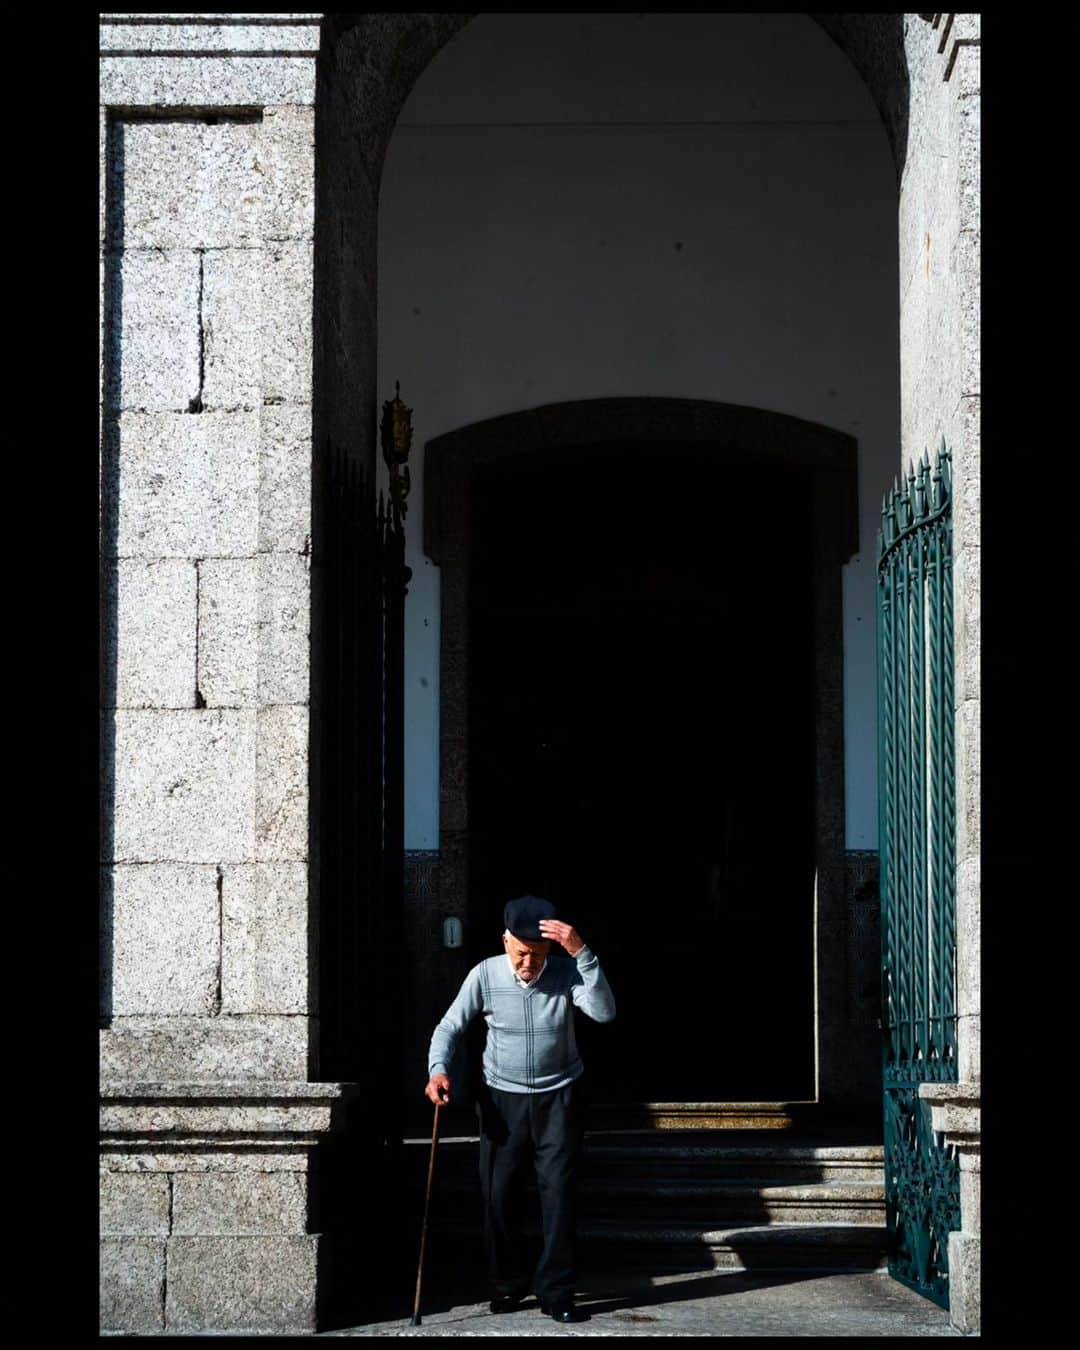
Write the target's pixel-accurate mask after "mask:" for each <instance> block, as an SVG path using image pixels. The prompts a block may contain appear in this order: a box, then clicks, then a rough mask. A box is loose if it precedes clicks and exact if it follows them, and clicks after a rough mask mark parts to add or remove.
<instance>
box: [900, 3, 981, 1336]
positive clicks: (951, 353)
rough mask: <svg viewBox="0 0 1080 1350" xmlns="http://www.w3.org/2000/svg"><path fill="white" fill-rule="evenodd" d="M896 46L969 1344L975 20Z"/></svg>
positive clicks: (940, 25) (975, 735)
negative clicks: (942, 476)
mask: <svg viewBox="0 0 1080 1350" xmlns="http://www.w3.org/2000/svg"><path fill="white" fill-rule="evenodd" d="M904 41H905V48H906V51H907V64H908V69H909V71H910V73H911V102H910V117H909V125H908V139H907V153H906V160H905V166H904V173H903V178H902V180H901V194H900V286H901V304H900V355H901V361H900V384H901V439H902V462H903V464H904V465H906V464H907V463H908V462H909V461H910V460H914V459H917V457H918V456H919V455H920V454H922V453H923V452H924V451H927V450H928V451H930V452H931V453H933V452H934V451H935V450H936V449H937V448H938V446H939V445H940V444H941V441H942V438H944V440H945V442H946V444H947V445H948V446H949V448H950V449H951V451H952V455H953V623H954V660H955V707H954V711H955V727H956V943H957V952H956V968H957V991H956V1000H957V1003H956V1007H957V1072H958V1077H959V1082H958V1083H955V1084H941V1085H933V1086H930V1085H927V1086H925V1087H923V1088H922V1090H921V1095H922V1096H923V1097H926V1098H928V1099H929V1100H931V1101H933V1102H934V1103H935V1104H937V1103H940V1104H941V1105H940V1109H939V1107H938V1105H935V1107H934V1118H935V1119H934V1129H935V1130H937V1129H948V1130H949V1137H950V1138H952V1137H953V1136H954V1135H955V1141H956V1142H957V1145H958V1148H959V1154H960V1168H961V1196H960V1203H961V1215H962V1228H961V1231H960V1232H959V1233H954V1234H953V1235H952V1237H951V1238H950V1243H949V1279H950V1285H951V1295H950V1309H949V1310H950V1317H951V1319H952V1321H953V1324H954V1325H955V1326H957V1327H958V1328H960V1329H961V1330H964V1331H973V1330H977V1329H978V1326H979V1278H978V1270H979V1266H978V1251H979V1232H980V1226H979V1110H978V1103H979V1096H980V1086H979V1085H980V1080H981V1068H980V1063H981V1056H980V1038H979V1030H980V994H979V962H980V889H979V868H980V864H979V860H980V853H981V843H980V820H979V794H980V769H979V747H980V738H981V725H980V708H981V703H980V688H979V596H980V587H981V580H980V577H981V572H980V554H979V550H980V533H979V503H980V479H981V473H980V455H979V391H980V374H979V370H980V360H979V357H980V347H979V241H980V219H979V155H980V140H979V106H980V105H979V90H980V83H979V15H978V14H934V15H917V14H908V15H905V16H904ZM956 1113H960V1114H959V1115H957V1114H956ZM939 1121H940V1123H939ZM946 1122H949V1123H948V1124H946Z"/></svg>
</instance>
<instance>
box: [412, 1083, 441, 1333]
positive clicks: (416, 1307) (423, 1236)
mask: <svg viewBox="0 0 1080 1350" xmlns="http://www.w3.org/2000/svg"><path fill="white" fill-rule="evenodd" d="M441 1107H442V1102H436V1103H435V1121H434V1124H433V1125H432V1127H431V1161H430V1162H429V1163H428V1172H427V1194H426V1195H425V1196H424V1223H423V1227H422V1228H421V1229H420V1260H419V1263H418V1264H417V1267H416V1299H415V1301H414V1303H413V1315H412V1321H411V1322H410V1323H409V1326H411V1327H418V1326H419V1325H420V1322H421V1317H420V1281H421V1279H422V1278H423V1275H424V1247H425V1245H426V1243H427V1224H428V1210H429V1209H430V1208H431V1180H432V1177H434V1175H435V1145H436V1144H437V1143H438V1142H439V1110H440V1108H441Z"/></svg>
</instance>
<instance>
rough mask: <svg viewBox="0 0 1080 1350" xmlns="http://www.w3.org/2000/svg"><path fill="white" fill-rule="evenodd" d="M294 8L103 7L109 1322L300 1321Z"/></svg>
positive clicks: (304, 629)
mask: <svg viewBox="0 0 1080 1350" xmlns="http://www.w3.org/2000/svg"><path fill="white" fill-rule="evenodd" d="M320 17H321V16H320V15H318V14H301V15H288V14H280V15H279V14H245V15H212V16H211V15H170V14H160V15H158V14H139V15H131V14H106V15H103V16H102V27H101V51H102V56H101V100H102V108H101V120H100V129H101V203H100V207H101V210H100V232H101V237H100V247H101V282H102V291H101V306H102V349H101V363H102V380H101V433H102V434H101V483H102V501H101V506H102V512H101V536H100V538H101V576H102V615H103V624H102V628H103V650H102V690H103V698H102V718H103V728H102V747H103V764H102V800H103V810H102V851H101V864H102V903H101V930H102V957H103V959H102V971H101V991H102V999H101V1026H102V1029H101V1070H102V1078H103V1079H104V1080H105V1081H106V1085H107V1088H106V1097H107V1100H106V1106H105V1121H104V1125H105V1128H106V1131H107V1137H106V1143H105V1155H104V1156H105V1161H104V1170H103V1173H102V1200H103V1206H102V1222H103V1226H104V1233H105V1236H104V1237H103V1262H102V1281H103V1305H102V1306H103V1315H104V1316H105V1318H106V1321H107V1323H108V1325H109V1327H110V1329H113V1330H136V1329H143V1328H151V1327H153V1328H155V1329H159V1330H165V1331H172V1330H200V1329H212V1328H217V1327H226V1326H227V1327H229V1328H230V1329H234V1330H240V1329H252V1330H255V1329H267V1328H270V1329H274V1330H283V1329H288V1328H291V1327H295V1328H297V1329H306V1330H310V1329H312V1327H313V1326H314V1323H313V1320H312V1319H313V1316H314V1313H313V1309H314V1307H315V1294H316V1287H317V1272H318V1260H317V1249H318V1243H319V1237H318V1235H317V1234H315V1233H311V1232H308V1231H307V1230H308V1228H309V1226H310V1215H309V1213H308V1191H307V1157H308V1155H309V1153H310V1151H311V1149H312V1148H313V1147H314V1143H315V1140H316V1138H317V1137H318V1136H319V1134H320V1132H325V1131H327V1130H330V1129H332V1128H334V1121H333V1120H332V1119H331V1112H330V1108H329V1105H328V1102H329V1099H330V1098H331V1097H333V1096H334V1094H335V1093H338V1092H340V1089H339V1087H337V1086H335V1085H329V1084H319V1085H313V1084H311V1083H310V1082H309V1081H308V1080H310V1079H311V1078H315V1077H317V1076H318V1062H317V1016H318V1008H317V1007H316V1006H314V1002H313V998H312V993H311V991H312V990H313V988H314V987H315V985H316V981H315V979H314V972H313V969H312V959H311V953H312V950H313V941H312V939H313V934H312V916H311V912H310V897H309V849H308V759H309V748H308V726H309V665H310V653H309V607H310V606H309V595H310V585H309V562H310V557H309V555H310V537H311V535H310V531H311V524H310V486H311V407H312V291H313V277H312V250H313V239H314V114H315V110H314V102H315V73H316V72H315V64H316V57H317V55H318V49H319V41H320ZM271 1083H272V1084H273V1093H272V1096H273V1105H272V1107H271V1106H267V1105H266V1104H265V1103H263V1104H260V1101H259V1100H257V1099H260V1098H261V1097H262V1096H263V1094H264V1091H269V1087H268V1085H269V1084H271ZM148 1085H149V1086H148ZM177 1096H179V1097H181V1098H182V1105H177V1104H176V1100H175V1099H176V1098H177ZM313 1098H314V1099H316V1101H317V1102H321V1105H317V1107H313V1105H312V1101H313ZM324 1098H325V1099H326V1100H325V1101H324V1100H323V1099H324ZM124 1103H127V1104H126V1105H124ZM313 1110H315V1111H316V1114H319V1113H320V1112H321V1115H320V1116H319V1123H318V1124H312V1111H313ZM125 1113H126V1114H125ZM177 1113H179V1115H180V1116H182V1117H183V1123H182V1125H181V1126H178V1125H177V1124H176V1120H177V1118H178V1114H177ZM249 1118H250V1124H249V1123H248V1121H249ZM270 1122H272V1123H270ZM267 1131H269V1132H270V1137H271V1138H272V1140H273V1142H272V1143H267V1144H262V1141H263V1138H264V1137H265V1132H267ZM238 1132H239V1133H240V1134H243V1135H244V1136H245V1138H246V1137H247V1136H248V1135H249V1134H251V1135H253V1136H254V1137H255V1139H256V1143H259V1144H262V1147H261V1149H260V1148H256V1151H255V1152H254V1153H252V1152H250V1151H246V1152H245V1151H243V1150H240V1148H239V1142H238ZM230 1139H232V1140H233V1141H234V1142H236V1143H237V1151H236V1152H232V1153H230V1152H229V1149H228V1147H227V1146H226V1147H225V1151H224V1152H222V1151H221V1150H222V1143H221V1141H222V1140H225V1141H226V1145H227V1142H228V1141H229V1140H230ZM250 1142H251V1141H250V1140H247V1142H246V1143H245V1145H244V1149H248V1146H249V1144H250ZM207 1150H209V1151H207ZM255 1158H257V1159H258V1161H257V1162H256V1161H252V1160H253V1159H255ZM223 1159H227V1160H228V1161H225V1162H223ZM223 1274H224V1276H225V1278H224V1279H223V1278H222V1276H223ZM268 1300H269V1301H268Z"/></svg>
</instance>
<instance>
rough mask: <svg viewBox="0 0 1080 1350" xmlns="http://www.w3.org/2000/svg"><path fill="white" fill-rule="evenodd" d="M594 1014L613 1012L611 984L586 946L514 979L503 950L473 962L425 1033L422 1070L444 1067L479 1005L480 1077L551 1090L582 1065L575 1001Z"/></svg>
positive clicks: (513, 1088)
mask: <svg viewBox="0 0 1080 1350" xmlns="http://www.w3.org/2000/svg"><path fill="white" fill-rule="evenodd" d="M575 1005H576V1006H577V1007H579V1008H580V1009H581V1011H582V1012H583V1013H585V1014H586V1016H588V1017H591V1018H592V1019H593V1021H595V1022H610V1021H611V1020H612V1019H613V1018H614V1016H615V999H614V996H613V995H612V992H611V986H610V985H609V984H608V982H607V979H606V978H605V976H604V972H603V971H602V970H601V969H600V962H599V961H598V960H597V959H596V957H595V955H594V954H593V953H592V952H591V951H590V950H589V948H588V947H582V949H581V950H580V951H579V952H578V954H577V956H575V957H571V956H561V955H560V956H555V955H551V956H549V957H548V959H547V964H546V965H545V966H544V969H543V970H542V971H541V972H540V974H539V975H538V976H537V978H536V979H535V980H533V982H532V983H531V984H529V985H526V986H524V987H523V986H522V985H520V984H519V983H518V982H517V980H516V979H515V977H514V973H513V971H512V970H511V969H510V962H509V961H508V960H507V958H506V955H505V953H502V954H500V955H499V956H489V957H488V958H487V960H486V961H481V962H480V963H479V964H478V965H475V966H473V968H472V970H470V971H469V973H468V975H466V976H465V979H464V981H463V983H462V985H461V988H460V989H459V990H458V994H457V997H456V998H455V999H454V1001H453V1003H451V1005H450V1007H449V1008H448V1009H447V1010H446V1014H445V1016H444V1017H443V1019H442V1021H441V1022H440V1023H439V1025H438V1026H437V1027H436V1028H435V1031H434V1033H433V1035H432V1037H431V1049H430V1050H429V1052H428V1077H429V1078H430V1077H431V1075H432V1074H436V1073H449V1068H448V1066H449V1064H450V1062H451V1060H452V1059H453V1058H454V1052H455V1051H456V1050H457V1047H458V1044H459V1041H460V1038H461V1036H462V1034H463V1032H464V1031H465V1028H466V1027H467V1026H468V1025H469V1023H470V1022H471V1021H472V1019H473V1018H474V1017H475V1016H476V1015H477V1014H478V1013H482V1014H483V1016H484V1021H485V1022H486V1023H487V1043H486V1045H485V1046H484V1060H483V1068H484V1081H485V1082H486V1083H487V1084H488V1086H489V1087H493V1088H499V1089H501V1090H502V1091H503V1092H551V1091H553V1090H554V1089H555V1088H560V1087H565V1086H566V1084H567V1083H572V1082H573V1081H574V1079H575V1078H580V1077H581V1075H582V1073H583V1072H584V1070H585V1066H584V1065H583V1064H582V1062H581V1056H580V1055H579V1054H578V1048H577V1040H576V1038H575V1036H574V1007H575Z"/></svg>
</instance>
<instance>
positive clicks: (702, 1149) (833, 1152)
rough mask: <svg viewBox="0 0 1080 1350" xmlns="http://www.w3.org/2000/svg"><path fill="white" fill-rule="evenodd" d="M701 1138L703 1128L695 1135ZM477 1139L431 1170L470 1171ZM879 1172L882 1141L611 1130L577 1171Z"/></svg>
mask: <svg viewBox="0 0 1080 1350" xmlns="http://www.w3.org/2000/svg"><path fill="white" fill-rule="evenodd" d="M698 1137H699V1138H700V1136H698ZM478 1147H479V1146H478V1141H477V1140H476V1139H475V1138H463V1139H448V1140H445V1141H443V1142H441V1143H440V1144H439V1147H438V1153H437V1156H436V1170H437V1173H438V1175H439V1176H440V1178H449V1177H453V1176H466V1175H468V1176H475V1173H476V1167H477V1155H478ZM406 1155H407V1156H406V1159H405V1164H406V1171H407V1174H408V1175H409V1176H410V1177H412V1178H414V1179H415V1178H416V1177H417V1176H421V1177H422V1178H424V1180H425V1181H426V1177H427V1166H428V1160H429V1157H430V1141H424V1142H423V1143H420V1141H416V1142H413V1141H409V1142H408V1144H407V1148H406ZM883 1173H884V1155H883V1149H882V1147H881V1145H835V1144H833V1145H821V1144H805V1145H799V1146H796V1145H787V1146H784V1145H773V1146H761V1145H737V1144H733V1143H710V1144H701V1143H694V1142H690V1141H685V1140H684V1141H680V1140H677V1139H672V1140H671V1141H670V1142H668V1143H666V1144H660V1143H657V1142H655V1141H650V1140H641V1139H640V1138H639V1139H638V1140H624V1141H620V1142H616V1143H613V1142H612V1141H611V1140H610V1139H609V1138H608V1137H606V1136H601V1137H599V1138H593V1139H589V1138H587V1139H586V1142H585V1149H584V1155H583V1158H582V1176H583V1178H587V1179H597V1180H599V1179H601V1178H612V1179H615V1180H617V1181H618V1182H620V1183H622V1182H628V1183H636V1182H639V1181H640V1182H645V1181H649V1182H651V1181H656V1180H661V1179H662V1180H664V1181H672V1182H674V1181H676V1180H681V1179H686V1180H693V1181H700V1180H703V1179H707V1180H709V1181H721V1180H729V1181H732V1182H747V1183H753V1184H757V1185H766V1184H767V1185H798V1184H814V1183H828V1182H833V1181H836V1182H840V1181H851V1182H858V1181H862V1182H866V1183H867V1184H870V1185H875V1184H880V1183H881V1181H882V1179H883Z"/></svg>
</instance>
